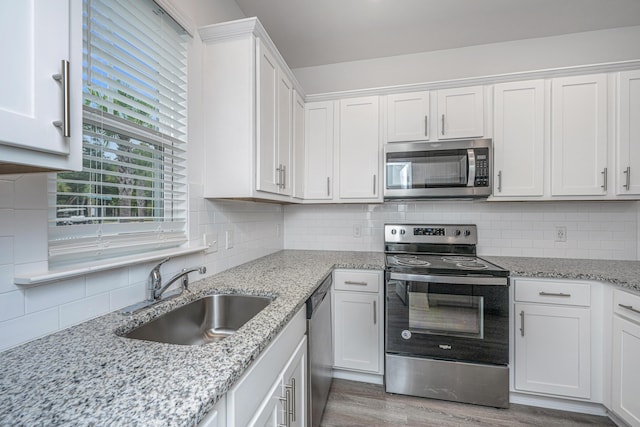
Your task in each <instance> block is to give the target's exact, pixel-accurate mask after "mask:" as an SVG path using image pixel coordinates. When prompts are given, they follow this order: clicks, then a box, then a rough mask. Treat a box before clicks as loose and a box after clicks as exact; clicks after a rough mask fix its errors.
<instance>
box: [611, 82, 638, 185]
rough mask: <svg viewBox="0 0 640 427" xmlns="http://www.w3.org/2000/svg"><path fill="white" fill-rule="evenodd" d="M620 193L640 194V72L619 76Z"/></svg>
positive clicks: (618, 173) (618, 165) (618, 149)
mask: <svg viewBox="0 0 640 427" xmlns="http://www.w3.org/2000/svg"><path fill="white" fill-rule="evenodd" d="M618 87H619V93H618V103H619V104H618V141H617V142H618V144H617V145H618V146H617V150H616V152H617V153H618V161H617V169H616V171H617V177H616V181H617V182H618V185H617V186H616V193H617V194H622V195H626V194H633V195H638V194H640V71H638V70H635V71H625V72H622V73H620V75H619V84H618Z"/></svg>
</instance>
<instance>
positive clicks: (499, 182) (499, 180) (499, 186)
mask: <svg viewBox="0 0 640 427" xmlns="http://www.w3.org/2000/svg"><path fill="white" fill-rule="evenodd" d="M498 193H502V171H498Z"/></svg>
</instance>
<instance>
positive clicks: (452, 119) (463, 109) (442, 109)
mask: <svg viewBox="0 0 640 427" xmlns="http://www.w3.org/2000/svg"><path fill="white" fill-rule="evenodd" d="M437 96H438V117H437V124H438V125H437V126H438V133H437V135H435V138H433V139H460V138H477V137H482V136H484V134H485V131H484V87H483V86H471V87H463V88H454V89H443V90H438V95H437Z"/></svg>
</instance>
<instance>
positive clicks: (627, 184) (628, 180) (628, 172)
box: [622, 166, 631, 191]
mask: <svg viewBox="0 0 640 427" xmlns="http://www.w3.org/2000/svg"><path fill="white" fill-rule="evenodd" d="M622 173H623V174H625V175H626V176H625V179H624V180H625V184H624V185H623V187H624V188H626V189H627V191H629V189H630V188H631V166H627V169H625V170H624V171H623V172H622Z"/></svg>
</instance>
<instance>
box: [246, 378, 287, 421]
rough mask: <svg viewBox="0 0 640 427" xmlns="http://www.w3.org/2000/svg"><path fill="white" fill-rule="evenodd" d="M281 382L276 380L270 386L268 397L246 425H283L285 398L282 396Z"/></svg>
mask: <svg viewBox="0 0 640 427" xmlns="http://www.w3.org/2000/svg"><path fill="white" fill-rule="evenodd" d="M282 396H283V395H282V384H281V383H280V381H278V382H276V383H275V384H274V385H273V387H272V388H271V390H270V392H269V395H268V397H267V398H266V399H265V401H264V402H263V404H262V406H260V408H258V410H257V411H256V413H255V414H254V416H253V418H252V419H251V421H249V423H248V424H247V426H248V427H282V426H284V425H285V423H284V416H285V411H286V410H285V407H286V400H285V399H284V398H283V397H282Z"/></svg>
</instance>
